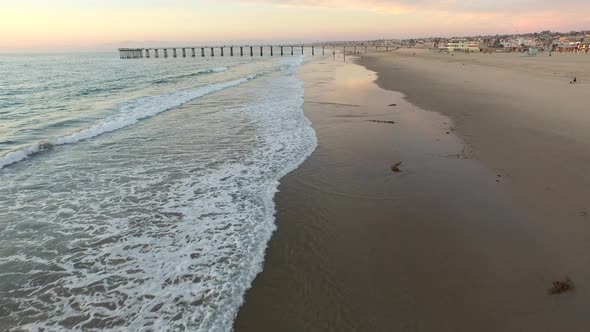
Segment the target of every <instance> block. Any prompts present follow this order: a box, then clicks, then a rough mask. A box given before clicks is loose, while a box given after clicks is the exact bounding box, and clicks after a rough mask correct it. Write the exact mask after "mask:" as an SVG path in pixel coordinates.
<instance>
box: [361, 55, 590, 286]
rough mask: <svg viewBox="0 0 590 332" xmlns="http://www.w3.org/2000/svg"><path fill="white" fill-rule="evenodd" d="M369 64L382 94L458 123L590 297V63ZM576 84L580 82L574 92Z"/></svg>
mask: <svg viewBox="0 0 590 332" xmlns="http://www.w3.org/2000/svg"><path fill="white" fill-rule="evenodd" d="M414 54H415V55H414ZM361 62H362V64H364V65H365V66H367V68H370V69H371V70H375V71H378V72H379V80H378V84H379V85H380V86H382V87H384V88H386V89H391V90H395V91H401V92H403V93H404V94H405V95H406V96H407V100H409V101H410V102H412V103H414V104H416V105H418V106H420V107H422V108H425V109H428V110H433V111H437V112H440V113H443V114H445V115H448V116H450V117H451V118H452V119H453V121H454V122H455V124H456V129H457V132H458V134H459V135H460V136H461V137H463V138H464V140H465V141H466V142H467V143H469V144H470V145H471V146H472V147H473V150H474V153H475V156H476V157H477V158H478V159H480V160H482V161H483V162H484V163H486V164H487V165H489V166H490V167H491V168H492V169H494V170H496V171H497V172H499V173H502V174H503V175H504V181H505V183H506V184H507V185H509V186H510V189H511V190H510V192H511V196H512V199H513V201H514V202H515V203H516V204H517V205H518V206H521V207H523V208H524V209H525V210H526V212H527V214H528V216H529V220H531V221H532V224H533V226H534V227H535V230H536V231H537V232H538V234H537V236H539V238H540V240H541V241H542V242H543V244H544V246H545V247H546V248H547V249H548V250H549V251H550V253H551V254H552V255H553V256H554V257H556V260H557V261H558V263H557V265H556V267H558V268H559V269H561V271H563V272H562V273H564V274H570V275H572V276H573V277H574V278H576V279H577V280H578V281H579V284H580V285H579V288H584V289H585V290H587V287H588V285H584V283H585V282H586V281H590V55H582V54H579V55H576V54H559V53H554V54H553V56H551V57H549V56H548V55H547V54H541V55H539V56H537V57H528V56H526V55H521V54H516V53H513V54H491V55H490V54H462V53H455V54H454V55H453V56H451V55H449V54H445V53H436V52H433V51H430V50H408V49H405V50H399V51H397V52H395V53H390V54H381V55H375V56H366V57H364V59H363V60H362V61H361ZM574 76H575V77H577V78H578V82H579V83H578V84H576V85H572V84H569V81H571V79H572V78H573V77H574Z"/></svg>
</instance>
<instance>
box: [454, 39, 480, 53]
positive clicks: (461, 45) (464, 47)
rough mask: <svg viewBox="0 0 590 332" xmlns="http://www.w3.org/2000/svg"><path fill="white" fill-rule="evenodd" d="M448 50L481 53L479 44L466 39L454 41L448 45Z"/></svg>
mask: <svg viewBox="0 0 590 332" xmlns="http://www.w3.org/2000/svg"><path fill="white" fill-rule="evenodd" d="M447 49H448V50H449V51H450V52H454V51H465V52H480V51H481V49H480V48H479V42H476V41H468V40H466V39H453V40H451V41H450V42H448V43H447Z"/></svg>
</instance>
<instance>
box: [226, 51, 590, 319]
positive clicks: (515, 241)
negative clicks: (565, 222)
mask: <svg viewBox="0 0 590 332" xmlns="http://www.w3.org/2000/svg"><path fill="white" fill-rule="evenodd" d="M365 60H366V59H365ZM300 75H301V78H302V79H303V80H304V81H305V89H306V96H305V113H306V115H307V117H308V118H309V119H310V120H311V121H312V124H313V127H314V128H315V130H316V132H317V136H318V143H319V146H318V148H317V150H316V151H315V152H314V153H313V154H312V155H311V157H310V158H309V159H308V160H307V161H306V162H305V163H304V164H303V165H302V166H301V167H300V168H299V169H297V170H295V171H294V172H292V173H291V174H289V175H288V176H286V177H285V178H284V179H283V180H282V181H281V186H280V188H279V190H280V192H279V193H278V194H277V196H276V202H277V215H276V218H277V226H278V229H277V231H276V232H275V234H274V236H273V238H272V240H271V241H270V243H269V247H268V249H267V255H266V259H265V266H264V270H263V272H262V273H261V274H260V275H259V276H258V277H257V278H256V280H255V282H254V284H253V287H252V289H251V290H250V291H249V292H248V293H247V294H246V298H245V304H244V306H243V307H242V309H241V310H240V313H239V315H238V317H237V320H236V322H235V330H236V331H585V330H586V327H587V326H590V316H589V315H587V312H588V311H587V310H588V309H587V308H588V307H589V306H588V304H589V301H588V296H587V294H588V293H587V290H586V288H585V286H584V285H583V282H579V283H576V287H577V288H576V291H575V292H572V293H569V294H564V295H560V296H550V295H548V292H547V290H548V288H549V287H550V286H551V281H552V280H555V279H558V278H562V277H563V276H564V273H570V272H571V273H573V272H572V271H566V270H564V269H563V267H564V265H561V264H559V261H560V258H562V257H561V256H560V255H555V253H554V252H552V249H551V248H547V246H546V240H547V238H546V237H544V236H545V235H544V234H543V233H542V232H541V231H540V230H539V229H538V227H536V220H534V218H531V217H530V214H529V211H528V210H527V209H524V208H523V207H522V206H521V205H520V203H519V201H515V199H514V198H513V191H514V190H513V185H512V183H511V182H513V180H511V175H510V174H507V173H506V172H503V171H501V170H500V171H498V170H497V169H496V168H494V166H493V165H489V164H487V163H484V162H481V161H480V160H478V159H476V158H474V157H473V156H475V155H477V156H479V155H478V154H475V151H474V150H473V149H472V148H471V147H472V146H469V145H466V144H465V137H466V135H465V134H462V135H464V137H463V138H461V137H460V136H457V135H455V133H456V132H457V131H460V130H461V126H462V124H463V122H461V121H456V122H457V123H453V122H452V120H451V119H450V118H448V117H446V116H444V115H441V114H439V113H434V112H429V111H425V110H422V109H420V108H418V107H416V106H414V105H412V104H411V103H409V102H408V101H407V100H406V99H404V96H403V95H402V94H400V93H397V92H393V91H387V90H383V89H381V88H379V87H378V86H377V85H376V84H375V83H374V81H375V79H376V78H377V75H376V74H375V73H374V72H371V71H368V70H366V69H365V68H363V67H361V66H359V65H355V64H343V63H341V62H334V61H331V60H323V61H314V62H311V63H307V64H305V65H304V66H303V67H302V70H301V74H300ZM381 80H383V76H381ZM380 83H382V82H380ZM425 88H426V87H425ZM416 98H418V97H416ZM392 104H396V106H389V105H392ZM371 120H376V121H388V122H390V121H393V122H395V123H386V122H371ZM455 128H457V131H455V130H454V129H455ZM470 143H471V142H470ZM478 158H479V157H478ZM400 161H401V162H402V164H401V166H400V168H401V170H402V172H400V173H396V172H392V170H391V166H392V164H395V163H397V162H400ZM576 277H577V275H572V278H574V282H576V281H579V280H576V279H577V278H576Z"/></svg>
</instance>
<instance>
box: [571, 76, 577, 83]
mask: <svg viewBox="0 0 590 332" xmlns="http://www.w3.org/2000/svg"><path fill="white" fill-rule="evenodd" d="M577 82H578V79H577V78H575V77H574V79H573V80H571V81H570V84H576V83H577Z"/></svg>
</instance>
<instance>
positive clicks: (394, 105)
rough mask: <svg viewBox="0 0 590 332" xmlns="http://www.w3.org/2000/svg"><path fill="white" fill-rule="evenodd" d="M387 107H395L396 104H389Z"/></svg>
mask: <svg viewBox="0 0 590 332" xmlns="http://www.w3.org/2000/svg"><path fill="white" fill-rule="evenodd" d="M389 106H397V104H389Z"/></svg>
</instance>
